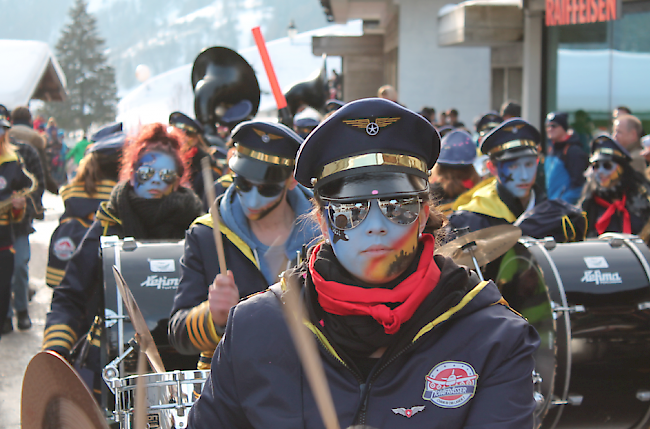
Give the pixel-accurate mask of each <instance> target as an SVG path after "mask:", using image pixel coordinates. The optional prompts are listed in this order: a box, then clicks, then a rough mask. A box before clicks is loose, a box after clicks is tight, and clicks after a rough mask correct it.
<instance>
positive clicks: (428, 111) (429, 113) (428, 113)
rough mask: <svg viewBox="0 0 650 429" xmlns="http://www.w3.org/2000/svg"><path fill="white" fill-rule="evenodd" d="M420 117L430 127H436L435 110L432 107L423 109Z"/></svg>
mask: <svg viewBox="0 0 650 429" xmlns="http://www.w3.org/2000/svg"><path fill="white" fill-rule="evenodd" d="M420 115H422V116H424V118H425V119H427V120H428V121H429V122H431V124H432V125H436V109H434V108H433V107H423V108H422V111H421V112H420Z"/></svg>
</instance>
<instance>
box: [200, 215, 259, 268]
mask: <svg viewBox="0 0 650 429" xmlns="http://www.w3.org/2000/svg"><path fill="white" fill-rule="evenodd" d="M196 224H201V225H205V226H207V227H209V228H214V224H213V223H212V215H210V213H208V214H204V215H203V216H199V217H197V218H196V219H195V220H194V222H192V225H196ZM219 231H221V233H222V234H223V235H225V236H226V238H227V239H228V240H229V241H230V242H231V243H232V244H234V245H235V246H236V247H237V248H238V249H239V250H240V251H241V252H242V253H243V254H244V256H246V257H247V258H248V259H250V261H251V262H252V263H253V264H255V266H256V267H257V269H258V270H259V269H260V266H259V265H258V264H257V261H256V260H255V255H253V251H252V250H251V248H250V247H249V246H248V244H246V243H245V242H244V240H242V239H241V238H239V236H238V235H237V234H235V233H234V232H233V231H232V230H231V229H229V228H228V227H227V226H225V225H224V224H223V222H221V223H220V224H219Z"/></svg>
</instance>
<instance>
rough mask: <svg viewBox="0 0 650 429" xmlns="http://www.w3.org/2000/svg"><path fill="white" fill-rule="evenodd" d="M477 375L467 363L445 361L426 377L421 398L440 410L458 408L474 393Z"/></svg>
mask: <svg viewBox="0 0 650 429" xmlns="http://www.w3.org/2000/svg"><path fill="white" fill-rule="evenodd" d="M477 380H478V374H477V373H476V371H474V368H472V366H471V365H470V364H468V363H465V362H459V361H445V362H441V363H439V364H438V365H436V366H434V367H433V369H431V371H429V373H428V374H427V375H426V377H425V381H424V393H423V394H422V398H423V399H426V400H427V401H431V402H433V403H434V404H436V405H437V406H439V407H441V408H458V407H462V406H463V405H465V404H466V403H468V402H469V400H470V399H472V397H473V396H474V394H475V393H476V381H477Z"/></svg>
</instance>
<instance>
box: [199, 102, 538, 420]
mask: <svg viewBox="0 0 650 429" xmlns="http://www.w3.org/2000/svg"><path fill="white" fill-rule="evenodd" d="M439 150H440V137H439V135H438V133H437V132H436V130H435V129H434V128H433V126H432V125H431V124H430V123H429V122H428V121H427V120H426V119H425V118H423V117H422V116H420V115H418V114H417V113H414V112H412V111H410V110H408V109H406V108H404V107H402V106H400V105H399V104H397V103H394V102H391V101H389V100H382V99H377V98H373V99H362V100H357V101H353V102H350V103H348V104H346V105H345V106H343V107H342V108H341V109H339V110H337V111H336V112H335V113H334V114H333V115H332V116H330V117H329V118H327V119H326V120H325V121H324V122H323V123H322V124H321V125H320V126H319V127H318V128H316V129H315V130H314V131H313V132H312V133H311V134H310V135H309V137H307V139H306V140H305V143H304V144H303V145H302V147H301V150H300V152H299V154H298V157H297V160H296V169H295V177H296V180H297V181H298V182H299V183H301V184H302V185H304V186H308V187H313V188H314V203H315V209H314V216H315V218H316V220H317V221H318V223H319V225H320V229H321V232H322V235H323V238H324V240H323V241H321V242H319V243H318V244H316V245H314V246H312V247H311V248H310V249H309V251H308V254H307V257H306V259H305V260H304V261H303V263H302V264H300V265H299V266H297V267H295V268H293V269H291V270H288V271H287V272H285V273H284V275H283V276H282V279H281V280H280V282H279V283H277V284H275V285H273V286H271V287H270V290H269V291H265V292H263V293H261V294H257V295H254V296H252V297H249V298H248V299H245V300H243V301H242V302H240V303H239V304H237V305H236V306H235V307H234V308H233V309H232V310H231V312H230V315H229V318H228V324H227V326H226V331H225V335H224V337H223V339H222V341H221V342H220V343H219V345H218V346H217V350H216V352H215V354H214V358H213V361H212V368H211V374H210V376H209V378H208V379H207V381H206V384H205V387H204V389H203V391H202V393H201V396H200V398H199V399H198V400H197V402H195V404H194V406H193V408H192V410H191V411H190V413H189V418H188V427H191V428H193V429H202V428H287V427H291V428H298V427H300V428H303V427H305V428H313V427H322V422H321V418H320V415H319V412H318V408H317V405H316V402H315V400H314V397H313V395H312V393H311V390H310V388H309V383H308V381H307V378H306V374H305V372H304V370H303V367H302V364H301V361H300V359H299V358H298V354H297V352H296V349H295V347H294V344H293V342H292V339H291V336H290V334H289V332H288V329H287V327H286V324H285V323H286V322H285V319H284V317H283V310H282V306H283V305H284V302H285V298H286V296H285V293H286V291H287V290H289V289H292V290H296V291H297V292H298V293H299V296H300V299H301V301H302V303H303V305H304V307H305V308H306V315H305V318H304V319H303V324H304V325H305V326H304V329H305V330H308V331H307V332H308V333H309V335H313V337H314V340H315V341H317V343H318V344H319V347H318V352H319V357H318V359H320V363H321V364H322V366H323V369H324V373H325V377H326V378H327V381H328V384H329V388H330V390H331V394H332V399H333V402H334V407H335V409H336V414H337V416H338V420H339V423H340V426H341V427H350V426H351V425H363V426H364V427H374V428H398V427H399V428H401V427H418V428H439V427H442V426H444V427H445V428H452V429H454V428H470V427H471V428H479V427H480V428H488V427H490V428H491V427H494V428H496V427H498V428H506V429H509V428H513V429H514V428H523V427H532V426H533V411H534V409H535V401H534V400H533V383H532V379H531V372H532V370H533V368H534V360H533V356H532V354H533V352H534V351H535V349H536V348H537V345H538V344H539V337H538V335H537V333H536V332H535V330H534V328H533V327H532V326H530V325H529V324H528V322H526V320H525V319H524V318H522V317H520V316H519V315H518V314H517V313H515V312H513V311H512V310H510V309H509V307H508V305H507V303H506V302H505V301H504V300H503V298H502V297H501V295H500V294H499V291H498V289H497V287H496V285H495V284H494V283H493V282H491V281H487V282H481V281H480V280H479V279H478V276H477V275H476V274H475V273H473V272H472V271H470V270H468V269H467V268H466V267H460V266H458V265H456V264H455V263H454V262H453V261H452V260H451V259H449V258H445V257H442V256H439V255H435V253H434V250H435V247H436V238H435V236H434V235H431V234H427V233H423V229H424V227H425V225H426V223H427V219H428V218H430V217H431V218H433V219H435V222H436V223H437V226H438V228H440V227H441V226H442V224H443V223H444V216H443V215H442V213H440V211H439V210H438V209H437V208H436V207H435V206H434V205H433V204H432V201H431V198H430V192H429V184H428V180H427V176H428V171H429V170H430V169H431V168H432V167H433V166H434V164H435V162H436V158H437V157H438V153H439ZM298 289H299V291H298ZM441 422H444V423H441Z"/></svg>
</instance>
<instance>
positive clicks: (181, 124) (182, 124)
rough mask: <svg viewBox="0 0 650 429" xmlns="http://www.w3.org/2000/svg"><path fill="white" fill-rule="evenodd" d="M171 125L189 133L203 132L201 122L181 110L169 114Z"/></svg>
mask: <svg viewBox="0 0 650 429" xmlns="http://www.w3.org/2000/svg"><path fill="white" fill-rule="evenodd" d="M169 125H171V126H172V127H176V128H178V129H179V130H182V131H184V132H186V133H188V134H203V127H202V126H201V124H199V123H198V122H197V121H195V120H194V119H192V118H190V117H189V116H187V115H186V114H184V113H181V112H172V113H171V114H170V115H169Z"/></svg>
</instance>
